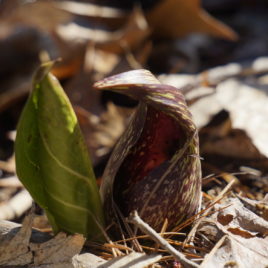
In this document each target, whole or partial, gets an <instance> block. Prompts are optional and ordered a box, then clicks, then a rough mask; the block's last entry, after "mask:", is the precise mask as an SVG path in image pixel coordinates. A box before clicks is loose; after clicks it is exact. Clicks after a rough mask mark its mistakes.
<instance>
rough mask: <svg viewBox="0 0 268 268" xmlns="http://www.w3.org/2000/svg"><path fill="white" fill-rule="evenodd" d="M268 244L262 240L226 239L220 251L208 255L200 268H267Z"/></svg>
mask: <svg viewBox="0 0 268 268" xmlns="http://www.w3.org/2000/svg"><path fill="white" fill-rule="evenodd" d="M267 252H268V242H267V240H264V239H260V238H257V237H256V238H251V239H245V238H240V239H234V238H233V237H226V238H225V239H224V241H223V244H222V245H220V247H219V248H218V249H216V250H215V252H214V251H212V254H208V255H207V256H206V257H205V259H204V261H203V263H202V264H201V266H200V268H215V267H217V268H225V267H245V268H252V267H258V268H265V267H267V265H268V254H267Z"/></svg>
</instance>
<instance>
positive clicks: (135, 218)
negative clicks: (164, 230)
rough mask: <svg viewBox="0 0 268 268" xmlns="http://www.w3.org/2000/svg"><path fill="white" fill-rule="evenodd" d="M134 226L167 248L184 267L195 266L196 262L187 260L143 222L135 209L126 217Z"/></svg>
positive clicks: (191, 267)
mask: <svg viewBox="0 0 268 268" xmlns="http://www.w3.org/2000/svg"><path fill="white" fill-rule="evenodd" d="M128 221H129V222H131V223H133V224H134V225H135V226H136V227H138V228H140V229H141V230H142V231H143V232H144V233H146V234H147V235H149V236H150V238H151V239H153V240H154V241H155V242H157V243H158V244H159V245H160V246H161V247H162V248H164V249H165V250H167V251H168V252H169V253H170V254H171V255H172V256H173V257H174V258H175V259H176V260H178V261H180V262H181V263H182V264H183V265H184V266H185V267H186V268H187V267H189V268H197V267H199V265H198V264H196V263H194V262H192V261H190V260H188V259H187V258H185V256H184V255H183V254H182V253H180V252H179V251H177V250H176V249H175V248H174V247H172V246H171V245H170V244H169V243H168V242H167V241H166V240H165V239H164V238H162V237H161V236H160V235H159V234H158V233H157V232H156V231H155V230H154V229H152V228H151V227H150V226H149V225H148V224H147V223H145V222H144V221H143V220H142V219H141V218H140V217H139V215H138V213H137V211H134V212H133V213H131V215H130V216H129V219H128Z"/></svg>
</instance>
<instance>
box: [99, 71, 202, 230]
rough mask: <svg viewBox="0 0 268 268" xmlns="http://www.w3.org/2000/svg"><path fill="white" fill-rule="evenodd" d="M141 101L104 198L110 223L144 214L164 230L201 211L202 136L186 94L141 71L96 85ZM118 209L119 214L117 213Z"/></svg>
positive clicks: (109, 168) (121, 142) (110, 169)
mask: <svg viewBox="0 0 268 268" xmlns="http://www.w3.org/2000/svg"><path fill="white" fill-rule="evenodd" d="M95 86H96V87H97V88H100V89H110V90H113V91H116V92H121V93H122V94H126V95H128V96H130V97H132V98H135V99H137V100H139V101H140V104H139V106H138V108H137V111H136V113H135V114H134V115H133V118H132V120H131V122H130V124H129V126H128V127H127V129H126V131H125V133H124V134H123V135H122V137H121V138H120V140H119V142H118V143H117V145H116V147H115V149H114V152H113V154H112V156H111V158H110V160H109V163H108V165H107V167H106V169H105V173H104V175H103V180H104V182H103V185H102V186H101V195H102V199H103V202H104V207H105V211H106V212H107V215H106V218H107V220H108V224H109V223H111V222H112V221H117V222H118V223H119V222H120V221H118V218H120V217H118V214H117V208H118V209H119V210H120V213H121V214H123V215H124V216H126V217H127V216H128V215H129V213H130V212H132V211H133V210H138V213H139V215H140V216H141V218H142V219H143V220H145V221H146V222H147V223H149V224H150V225H151V226H152V227H153V228H154V229H156V230H157V231H159V230H160V229H161V227H162V225H163V223H164V221H165V219H166V218H167V219H168V224H169V225H168V229H173V228H174V227H175V226H176V225H177V224H178V223H180V222H181V221H182V220H184V219H186V218H189V217H191V216H193V215H194V214H195V213H196V212H197V211H198V209H199V207H200V197H201V167H200V158H199V148H198V135H197V130H196V127H195V124H194V122H193V121H192V117H191V114H190V112H189V110H188V108H187V105H186V103H185V100H184V97H183V95H182V93H181V91H180V90H178V89H177V88H174V87H172V86H169V85H162V84H160V82H159V81H158V80H157V79H156V78H155V77H154V76H153V75H152V74H151V73H150V72H148V71H145V70H135V71H130V72H127V73H123V74H119V75H116V76H113V77H111V78H106V79H104V80H103V81H101V82H98V83H97V84H96V85H95ZM115 207H116V209H115Z"/></svg>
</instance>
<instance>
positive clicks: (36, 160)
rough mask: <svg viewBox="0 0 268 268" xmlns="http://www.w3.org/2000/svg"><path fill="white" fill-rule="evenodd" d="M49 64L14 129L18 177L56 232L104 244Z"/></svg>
mask: <svg viewBox="0 0 268 268" xmlns="http://www.w3.org/2000/svg"><path fill="white" fill-rule="evenodd" d="M52 65H53V63H47V64H44V65H42V66H41V67H40V69H39V70H38V72H37V74H36V76H35V78H34V82H33V90H32V93H31V95H30V97H29V99H28V101H27V103H26V105H25V108H24V110H23V113H22V115H21V118H20V121H19V125H18V128H17V138H16V143H15V154H16V168H17V174H18V177H19V178H20V180H21V181H22V183H23V184H24V186H25V187H26V188H27V190H28V191H29V192H30V194H31V195H32V197H33V199H34V200H35V201H36V202H37V203H38V204H39V205H40V206H41V207H42V208H44V210H45V211H46V213H47V216H48V218H49V221H50V223H51V225H52V227H53V230H54V231H55V232H58V231H60V230H62V231H65V232H68V233H81V234H84V235H85V236H86V237H88V238H95V239H99V240H100V239H102V235H101V230H100V229H101V228H102V226H103V225H104V222H103V211H102V206H101V202H100V197H99V192H98V188H97V185H96V181H95V176H94V173H93V170H92V165H91V161H90V159H89V155H88V152H87V148H86V146H85V143H84V139H83V136H82V134H81V131H80V128H79V125H78V122H77V118H76V116H75V113H74V111H73V109H72V107H71V104H70V102H69V100H68V98H67V96H66V95H65V93H64V91H63V89H62V87H61V86H60V84H59V82H58V81H57V79H56V78H55V77H54V76H53V75H52V74H50V73H49V70H50V68H51V66H52Z"/></svg>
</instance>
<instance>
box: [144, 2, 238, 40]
mask: <svg viewBox="0 0 268 268" xmlns="http://www.w3.org/2000/svg"><path fill="white" fill-rule="evenodd" d="M146 18H147V20H148V23H149V25H150V27H152V28H153V34H154V35H155V36H159V37H166V38H176V37H182V36H185V35H187V34H189V33H192V32H204V33H208V34H211V35H213V36H216V37H220V38H224V39H228V40H236V39H237V35H236V33H235V32H234V31H233V30H232V29H231V28H230V27H228V26H227V25H225V24H223V23H221V22H220V21H218V20H216V19H215V18H213V17H212V16H210V15H209V14H208V13H207V12H205V10H203V9H202V8H201V7H200V1H199V0H188V1H184V0H163V1H159V3H158V4H157V6H156V7H154V8H153V9H152V10H150V11H149V12H148V13H147V14H146ZM162 18H163V19H162Z"/></svg>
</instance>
